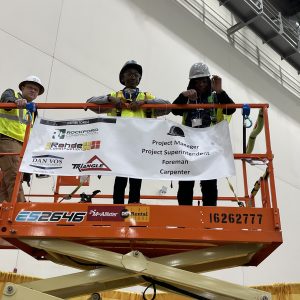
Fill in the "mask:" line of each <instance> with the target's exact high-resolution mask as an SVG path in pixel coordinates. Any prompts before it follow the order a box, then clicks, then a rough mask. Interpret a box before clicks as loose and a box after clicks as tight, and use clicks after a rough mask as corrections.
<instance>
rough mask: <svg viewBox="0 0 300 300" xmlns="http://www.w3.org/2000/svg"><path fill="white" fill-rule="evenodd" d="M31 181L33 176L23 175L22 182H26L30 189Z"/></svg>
mask: <svg viewBox="0 0 300 300" xmlns="http://www.w3.org/2000/svg"><path fill="white" fill-rule="evenodd" d="M30 180H31V174H30V173H23V180H22V182H24V181H25V182H26V183H27V186H28V187H30Z"/></svg>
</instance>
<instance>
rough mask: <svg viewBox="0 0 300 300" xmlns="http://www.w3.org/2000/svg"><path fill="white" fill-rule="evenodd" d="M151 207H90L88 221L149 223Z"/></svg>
mask: <svg viewBox="0 0 300 300" xmlns="http://www.w3.org/2000/svg"><path fill="white" fill-rule="evenodd" d="M149 220H150V207H149V206H142V205H137V206H132V205H130V206H89V207H88V214H87V221H115V222H122V221H125V222H130V223H136V222H149Z"/></svg>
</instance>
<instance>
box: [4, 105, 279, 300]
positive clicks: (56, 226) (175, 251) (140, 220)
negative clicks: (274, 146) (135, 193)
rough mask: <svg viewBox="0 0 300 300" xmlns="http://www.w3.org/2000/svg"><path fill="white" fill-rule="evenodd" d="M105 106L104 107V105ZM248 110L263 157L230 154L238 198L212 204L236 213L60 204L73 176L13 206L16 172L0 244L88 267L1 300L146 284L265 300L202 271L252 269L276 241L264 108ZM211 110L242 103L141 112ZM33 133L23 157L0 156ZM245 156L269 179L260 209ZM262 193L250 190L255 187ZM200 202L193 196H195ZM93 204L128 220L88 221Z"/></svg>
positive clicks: (196, 294) (263, 183) (14, 288)
mask: <svg viewBox="0 0 300 300" xmlns="http://www.w3.org/2000/svg"><path fill="white" fill-rule="evenodd" d="M109 106H110V105H101V107H103V108H104V107H105V108H106V107H109ZM249 106H250V108H252V109H261V110H262V111H263V120H264V121H263V122H264V132H265V141H266V153H260V154H258V153H257V154H247V153H235V154H234V158H235V160H240V161H241V164H242V173H243V184H244V195H243V196H238V197H219V198H218V200H219V201H231V202H232V203H237V202H239V203H243V206H240V207H231V206H230V207H229V206H218V207H202V206H170V205H149V204H129V205H126V204H125V205H112V204H94V203H67V202H62V203H59V201H58V199H59V198H62V197H63V196H64V195H63V194H59V188H60V186H64V185H66V182H67V184H68V182H69V183H70V180H71V181H74V180H75V182H74V185H76V184H78V179H75V178H74V177H70V178H66V179H65V180H64V178H63V177H60V176H59V177H58V182H57V188H56V193H55V194H53V195H39V194H36V195H30V196H31V197H37V198H41V197H47V198H52V199H53V200H51V202H43V203H40V202H26V203H17V193H18V190H19V186H20V184H21V173H18V175H17V178H16V182H15V187H14V191H13V195H12V199H11V201H10V202H4V203H2V204H0V238H2V241H1V240H0V248H3V249H7V248H19V249H21V250H23V251H25V252H26V253H28V254H30V255H31V256H32V257H34V258H36V259H41V260H43V259H48V260H52V261H53V262H57V263H59V264H64V265H67V266H72V267H76V268H78V269H82V270H84V271H82V272H79V273H76V274H71V275H65V276H60V277H56V278H50V279H43V280H38V281H34V282H31V283H26V284H25V283H24V284H21V285H15V284H12V283H7V284H6V287H5V289H4V292H3V296H2V298H1V299H3V300H6V299H10V300H20V299H22V300H23V299H25V300H26V299H43V300H48V299H49V300H50V299H65V298H68V297H72V296H76V295H80V294H83V293H92V292H101V291H104V290H109V289H116V288H121V287H126V286H131V285H136V284H146V283H147V282H150V283H152V284H157V285H158V286H160V287H161V288H162V289H165V290H171V291H173V292H176V293H181V294H185V295H187V296H189V297H191V298H194V299H261V300H263V299H264V300H266V299H270V298H271V296H270V294H268V293H266V292H262V291H258V290H254V289H250V288H247V287H244V286H240V285H236V284H232V283H229V282H226V281H221V280H217V279H214V278H210V277H207V276H203V275H200V274H198V273H200V272H207V271H212V270H219V269H224V268H229V267H235V266H257V265H258V264H259V263H260V262H262V261H263V260H264V259H265V258H267V257H268V256H269V255H270V254H271V253H272V252H273V251H274V250H275V249H276V248H277V247H278V246H279V245H280V244H281V243H282V234H281V226H280V217H279V210H278V207H277V200H276V190H275V180H274V171H273V154H272V150H271V141H270V132H269V121H268V104H251V105H249ZM37 107H38V108H39V109H88V108H92V107H99V106H98V105H95V104H86V103H84V104H81V103H77V104H74V103H73V104H58V103H48V104H37ZM213 107H214V108H225V107H227V108H239V109H241V108H242V107H243V105H242V104H230V105H226V106H225V105H211V104H195V105H155V106H153V105H149V104H147V105H144V106H143V108H145V109H147V108H160V109H161V108H165V109H170V108H172V109H174V108H188V109H192V108H213ZM0 108H15V105H14V104H0ZM29 135H30V124H29V125H27V129H26V134H25V142H24V145H23V149H22V151H21V153H20V154H19V153H1V154H0V155H20V158H22V157H23V154H24V152H25V149H26V144H27V141H28V138H29ZM249 160H252V161H260V162H264V163H265V165H266V174H267V176H262V177H261V178H260V179H259V180H258V181H257V183H256V184H257V185H258V186H260V187H261V188H260V190H261V202H262V203H261V205H260V206H258V205H257V203H256V199H255V197H254V195H255V194H256V193H250V195H249V190H248V179H247V161H249ZM87 184H88V183H87ZM258 189H259V188H258V187H257V186H256V191H257V190H258ZM73 197H75V198H76V197H77V198H78V197H79V195H78V194H75V195H73ZM95 198H111V195H97V196H95ZM174 198H175V197H171V196H152V195H146V196H141V199H164V201H167V200H168V199H174ZM200 199H201V197H195V200H200ZM219 203H220V202H219ZM94 208H97V210H103V211H114V212H117V214H118V215H119V216H120V215H121V213H122V212H124V211H125V212H126V214H125V215H124V216H123V217H122V218H118V219H111V220H110V221H107V220H104V219H101V218H100V219H97V220H94V219H92V218H89V212H90V211H91V210H92V209H94ZM28 213H33V214H34V215H35V216H36V218H33V219H30V218H27V217H26V216H28ZM20 216H21V217H20ZM22 216H23V217H22ZM37 216H42V217H41V218H38V217H37ZM37 220H39V221H37ZM24 295H26V296H24ZM24 297H25V298H24Z"/></svg>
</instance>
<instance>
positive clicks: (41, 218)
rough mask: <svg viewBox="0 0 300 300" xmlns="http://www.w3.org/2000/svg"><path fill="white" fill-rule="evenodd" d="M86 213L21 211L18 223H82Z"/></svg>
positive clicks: (17, 217) (17, 218)
mask: <svg viewBox="0 0 300 300" xmlns="http://www.w3.org/2000/svg"><path fill="white" fill-rule="evenodd" d="M86 214H87V212H86V211H72V212H69V211H20V212H19V213H18V215H17V216H16V222H46V223H53V222H57V223H58V222H60V221H65V222H68V223H80V222H82V221H83V220H84V218H85V216H86Z"/></svg>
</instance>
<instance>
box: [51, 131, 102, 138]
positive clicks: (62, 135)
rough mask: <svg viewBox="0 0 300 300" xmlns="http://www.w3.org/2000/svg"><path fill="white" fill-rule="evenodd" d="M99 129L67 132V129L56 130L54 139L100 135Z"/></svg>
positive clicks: (53, 135)
mask: <svg viewBox="0 0 300 300" xmlns="http://www.w3.org/2000/svg"><path fill="white" fill-rule="evenodd" d="M98 131H99V129H98V128H92V129H84V130H67V129H55V130H54V131H53V134H52V139H53V140H54V139H61V140H62V139H64V138H66V137H74V136H88V135H94V134H98Z"/></svg>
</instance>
